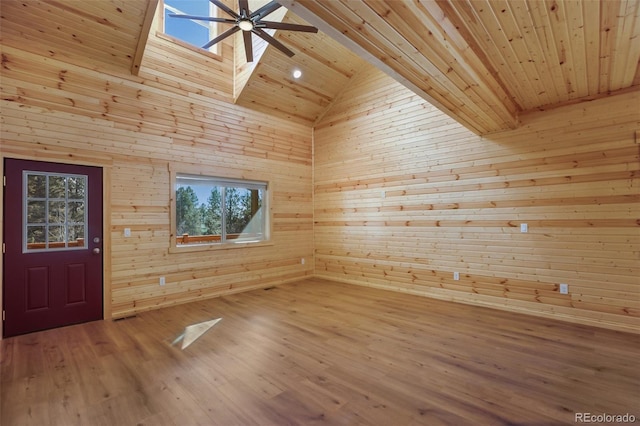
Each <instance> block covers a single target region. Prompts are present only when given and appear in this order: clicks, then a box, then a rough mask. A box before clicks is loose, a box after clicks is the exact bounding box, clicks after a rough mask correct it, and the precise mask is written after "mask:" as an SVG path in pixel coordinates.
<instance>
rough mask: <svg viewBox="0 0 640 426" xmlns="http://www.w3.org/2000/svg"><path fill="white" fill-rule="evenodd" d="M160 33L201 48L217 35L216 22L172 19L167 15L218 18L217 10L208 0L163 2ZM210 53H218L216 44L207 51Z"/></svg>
mask: <svg viewBox="0 0 640 426" xmlns="http://www.w3.org/2000/svg"><path fill="white" fill-rule="evenodd" d="M160 5H161V7H162V9H163V19H162V22H163V28H162V32H163V33H164V34H166V35H169V36H171V37H172V38H174V39H178V40H181V41H183V42H185V43H187V44H189V45H192V46H196V47H198V48H202V46H204V45H205V44H207V43H208V42H209V40H211V39H213V38H215V37H216V36H217V35H218V24H217V23H216V22H208V21H199V20H195V19H186V18H172V17H170V16H169V14H173V13H175V14H179V15H195V16H214V17H217V16H218V8H217V7H215V6H214V5H213V3H211V2H210V1H209V0H163V1H161V2H160ZM207 50H208V51H209V52H211V53H218V50H217V44H216V45H213V46H211V47H210V48H208V49H207Z"/></svg>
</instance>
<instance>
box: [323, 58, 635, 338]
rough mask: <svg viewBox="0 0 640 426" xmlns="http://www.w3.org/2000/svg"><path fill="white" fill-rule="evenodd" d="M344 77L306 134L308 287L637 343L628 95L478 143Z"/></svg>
mask: <svg viewBox="0 0 640 426" xmlns="http://www.w3.org/2000/svg"><path fill="white" fill-rule="evenodd" d="M356 78H357V80H356V81H354V82H353V83H352V84H351V86H349V89H348V90H347V91H345V92H344V93H343V94H342V96H341V98H340V99H339V100H338V101H337V102H336V103H335V104H334V106H333V108H332V109H331V110H330V111H329V112H328V113H327V115H326V116H325V117H324V119H323V120H322V121H321V122H320V123H319V124H318V126H317V127H316V128H315V129H314V144H315V148H314V151H315V155H314V163H315V164H314V188H315V191H314V204H315V208H314V214H315V217H314V220H315V231H314V238H315V253H316V257H315V260H316V270H315V275H316V276H318V277H322V278H328V279H333V280H338V281H344V282H349V283H354V284H361V285H366V286H373V287H380V288H387V289H392V290H397V291H403V292H410V293H415V294H420V295H425V296H430V297H435V298H440V299H447V300H455V301H459V302H464V303H471V304H477V305H485V306H491V307H495V308H501V309H507V310H513V311H518V312H523V313H530V314H535V315H542V316H550V317H555V318H559V319H567V320H571V321H575V322H579V323H588V324H598V325H601V326H605V327H612V328H617V329H622V330H635V331H636V332H637V330H638V326H639V325H640V321H639V317H640V268H639V266H640V265H639V253H640V238H639V237H640V226H639V225H640V203H639V202H640V191H639V188H640V179H638V177H639V174H638V173H639V171H640V164H639V147H640V145H638V141H637V140H636V139H635V134H636V131H637V130H638V129H640V109H639V108H638V105H640V93H639V92H637V91H636V92H634V93H629V94H624V95H618V96H615V97H609V98H605V99H600V100H594V101H592V102H583V103H579V104H575V105H572V106H565V107H562V108H558V109H555V110H553V111H547V112H541V113H533V114H530V115H528V116H525V117H522V118H521V121H522V125H521V126H520V128H519V129H518V130H515V131H507V132H502V133H497V134H493V135H490V136H485V137H479V136H476V135H474V134H472V133H470V132H469V131H467V130H465V128H463V127H462V126H460V125H459V124H457V123H456V122H454V121H453V120H452V119H450V118H449V117H448V116H446V115H444V114H443V113H441V112H439V111H438V110H437V109H435V108H433V107H432V106H430V105H429V104H427V103H425V102H424V101H423V100H422V99H421V98H419V97H418V96H415V95H414V94H412V93H411V92H409V91H408V90H406V89H404V88H403V87H402V86H400V85H399V84H397V83H396V82H394V81H393V80H392V79H390V78H388V77H386V76H385V75H384V74H382V73H381V72H379V71H376V70H375V69H373V68H372V69H370V70H368V71H367V72H363V73H362V74H360V75H358V76H357V77H356ZM521 223H527V224H528V227H529V232H528V233H521V232H520V224H521ZM454 272H459V274H460V279H459V280H454V279H453V275H454ZM560 283H566V284H568V285H569V294H568V295H563V294H560V293H559V284H560Z"/></svg>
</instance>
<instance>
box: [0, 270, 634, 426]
mask: <svg viewBox="0 0 640 426" xmlns="http://www.w3.org/2000/svg"><path fill="white" fill-rule="evenodd" d="M218 317H222V321H220V322H219V323H218V324H217V325H215V326H214V327H213V328H212V329H210V330H209V331H208V332H207V333H206V334H204V335H203V336H202V337H200V338H199V339H198V340H197V341H195V342H194V343H193V344H192V345H191V346H189V347H187V348H186V349H185V350H181V349H180V345H179V344H178V345H172V342H173V341H174V340H175V339H176V337H177V336H179V335H180V334H181V333H182V331H183V329H184V327H185V326H187V325H190V324H194V323H198V322H202V321H207V320H211V319H214V318H218ZM1 354H2V363H1V383H0V385H1V387H0V392H1V402H2V404H1V407H0V408H1V410H2V411H1V417H0V420H1V421H0V423H2V425H38V426H40V425H47V424H51V425H90V426H94V425H96V426H97V425H108V426H113V425H181V426H183V425H198V424H199V425H225V426H227V425H297V424H301V425H314V424H337V425H418V424H425V425H466V424H469V425H479V424H483V425H484V424H491V425H554V424H573V423H574V420H575V414H574V413H582V412H588V413H591V414H594V415H595V414H603V413H606V414H625V413H630V414H632V415H634V416H635V417H636V418H640V396H639V395H640V369H639V368H638V362H637V361H638V354H640V336H638V335H634V334H625V333H620V332H615V331H610V330H605V329H597V328H591V327H587V326H580V325H572V324H567V323H563V322H554V321H551V320H547V319H541V318H535V317H529V316H523V315H518V314H512V313H508V312H501V311H495V310H490V309H485V308H478V307H472V306H465V305H458V304H452V303H448V302H442V301H437V300H431V299H426V298H421V297H416V296H410V295H406V294H401V293H392V292H385V291H381V290H375V289H370V288H364V287H356V286H349V285H343V284H337V283H332V282H328V281H323V280H318V279H312V280H308V281H304V282H300V283H296V284H289V285H284V286H281V287H277V288H274V289H271V290H258V291H253V292H249V293H242V294H237V295H233V296H225V297H222V298H218V299H212V300H207V301H202V302H197V303H191V304H188V305H181V306H176V307H171V308H166V309H162V310H157V311H152V312H147V313H143V314H140V315H138V316H137V317H135V318H129V319H125V320H121V321H115V322H112V321H98V322H93V323H88V324H83V325H78V326H71V327H66V328H61V329H56V330H50V331H46V332H39V333H33V334H29V335H25V336H19V337H14V338H9V339H5V340H3V341H2V342H1Z"/></svg>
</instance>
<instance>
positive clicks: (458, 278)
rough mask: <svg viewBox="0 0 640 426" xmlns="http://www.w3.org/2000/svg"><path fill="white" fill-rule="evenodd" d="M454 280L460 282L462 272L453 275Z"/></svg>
mask: <svg viewBox="0 0 640 426" xmlns="http://www.w3.org/2000/svg"><path fill="white" fill-rule="evenodd" d="M453 279H454V280H456V281H458V280H460V272H454V273H453Z"/></svg>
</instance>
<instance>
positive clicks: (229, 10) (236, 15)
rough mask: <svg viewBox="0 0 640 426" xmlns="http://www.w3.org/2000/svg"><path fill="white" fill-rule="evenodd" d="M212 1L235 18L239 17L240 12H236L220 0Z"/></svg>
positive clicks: (211, 0)
mask: <svg viewBox="0 0 640 426" xmlns="http://www.w3.org/2000/svg"><path fill="white" fill-rule="evenodd" d="M209 1H210V2H211V3H213V4H215V5H216V6H218V7H219V8H220V9H222V10H224V11H225V12H227V13H228V14H229V15H230V16H233V17H234V18H236V19H237V18H239V16H238V14H237V13H235V12H234V11H233V10H231V9H230V8H229V6H227V5H226V4H224V3H222V2H221V1H220V0H209Z"/></svg>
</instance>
